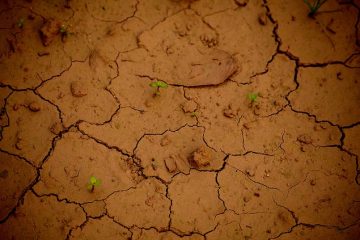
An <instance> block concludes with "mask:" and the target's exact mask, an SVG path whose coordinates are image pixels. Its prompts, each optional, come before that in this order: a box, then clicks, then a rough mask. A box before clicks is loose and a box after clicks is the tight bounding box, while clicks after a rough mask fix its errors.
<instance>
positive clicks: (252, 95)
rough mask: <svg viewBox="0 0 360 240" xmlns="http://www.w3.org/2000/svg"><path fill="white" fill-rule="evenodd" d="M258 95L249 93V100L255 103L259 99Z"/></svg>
mask: <svg viewBox="0 0 360 240" xmlns="http://www.w3.org/2000/svg"><path fill="white" fill-rule="evenodd" d="M258 96H259V95H258V94H257V93H249V94H248V98H249V100H250V101H251V103H254V102H255V101H256V99H257V98H258Z"/></svg>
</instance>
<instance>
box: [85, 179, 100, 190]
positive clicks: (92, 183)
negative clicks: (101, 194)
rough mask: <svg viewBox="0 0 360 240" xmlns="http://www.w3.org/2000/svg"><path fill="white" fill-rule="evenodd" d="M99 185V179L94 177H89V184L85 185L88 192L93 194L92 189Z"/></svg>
mask: <svg viewBox="0 0 360 240" xmlns="http://www.w3.org/2000/svg"><path fill="white" fill-rule="evenodd" d="M100 184H101V181H100V179H97V178H96V177H94V176H91V177H90V180H89V183H88V185H87V188H88V190H89V191H90V192H94V189H95V186H96V187H97V186H100Z"/></svg>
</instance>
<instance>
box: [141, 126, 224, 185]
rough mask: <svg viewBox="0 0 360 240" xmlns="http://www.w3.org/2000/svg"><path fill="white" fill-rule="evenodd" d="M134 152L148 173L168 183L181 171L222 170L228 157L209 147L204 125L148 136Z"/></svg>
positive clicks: (145, 172)
mask: <svg viewBox="0 0 360 240" xmlns="http://www.w3.org/2000/svg"><path fill="white" fill-rule="evenodd" d="M149 149H151V151H149ZM134 154H135V158H137V159H139V160H140V164H141V166H142V167H143V168H144V169H143V173H144V174H145V175H147V176H157V177H160V178H161V179H162V180H164V181H167V182H170V181H171V179H172V177H173V176H174V175H175V174H177V173H179V172H182V173H185V174H189V171H190V168H196V169H201V170H219V169H220V168H221V167H222V165H223V159H224V157H225V155H224V154H223V153H221V152H216V151H214V150H213V149H211V148H209V147H207V146H206V144H205V143H204V141H203V128H199V127H184V128H182V129H180V130H178V131H176V132H166V133H165V134H163V135H154V136H151V135H149V136H145V137H144V138H143V139H142V140H141V142H140V143H139V144H138V146H137V148H136V150H135V152H134Z"/></svg>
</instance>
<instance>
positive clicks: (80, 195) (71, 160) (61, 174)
mask: <svg viewBox="0 0 360 240" xmlns="http://www.w3.org/2000/svg"><path fill="white" fill-rule="evenodd" d="M91 176H95V177H96V178H98V179H100V181H101V185H100V186H98V187H95V189H94V192H90V191H89V190H88V189H87V184H88V183H89V179H90V177H91ZM138 181H141V178H140V177H139V176H138V173H137V168H136V167H135V166H134V165H133V163H132V160H130V159H128V157H126V156H124V155H122V154H121V153H119V152H117V151H116V150H110V149H108V148H107V147H105V146H103V145H100V144H98V143H97V142H95V141H94V140H93V139H89V138H88V137H86V136H84V135H82V134H80V133H78V132H70V133H67V134H65V135H64V136H63V137H62V138H61V139H60V140H59V141H58V142H57V143H56V146H55V149H54V151H53V153H52V154H51V155H50V157H49V159H48V160H47V161H46V162H45V163H44V164H43V166H42V169H41V172H40V181H39V182H38V183H37V184H36V185H35V186H34V190H35V191H36V193H38V194H40V195H42V194H45V195H46V194H56V195H57V196H59V198H60V199H67V200H70V201H75V202H78V203H86V202H90V201H94V200H99V199H104V198H106V197H107V196H109V195H110V194H111V193H113V192H115V191H121V190H126V189H128V188H130V187H133V186H135V185H136V183H137V182H138Z"/></svg>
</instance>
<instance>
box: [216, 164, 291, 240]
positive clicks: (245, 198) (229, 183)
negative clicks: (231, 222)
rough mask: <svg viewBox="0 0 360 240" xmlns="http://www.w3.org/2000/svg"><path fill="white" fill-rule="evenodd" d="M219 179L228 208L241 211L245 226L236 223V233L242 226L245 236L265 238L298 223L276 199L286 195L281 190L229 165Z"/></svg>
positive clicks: (241, 219)
mask: <svg viewBox="0 0 360 240" xmlns="http://www.w3.org/2000/svg"><path fill="white" fill-rule="evenodd" d="M218 182H219V185H220V196H221V198H222V199H223V200H224V202H225V203H226V207H227V209H228V210H232V211H235V212H236V213H237V214H238V215H239V216H238V219H239V220H237V221H239V224H240V226H241V227H237V226H236V225H235V226H233V228H232V229H231V232H230V233H228V234H234V235H235V233H236V232H235V231H238V230H239V228H240V229H242V234H243V235H244V237H245V236H246V237H247V238H245V239H264V240H265V239H269V238H271V237H274V236H277V235H278V234H279V233H281V232H284V231H287V230H288V229H290V228H291V227H292V226H293V225H294V224H295V221H294V219H293V217H292V215H291V214H290V213H289V212H288V211H287V210H285V209H284V208H281V207H279V206H277V205H276V204H275V202H274V200H273V198H274V197H275V196H278V197H282V196H283V195H282V194H280V193H279V191H277V190H274V189H269V188H268V187H267V186H264V185H261V184H258V183H255V182H253V181H251V180H250V179H248V177H247V176H246V175H245V174H244V173H241V172H240V171H239V170H237V169H235V168H233V167H231V166H229V165H227V166H225V169H224V170H223V171H221V172H219V177H218ZM259 219H261V224H259ZM220 223H221V221H220ZM221 229H224V226H222V225H220V228H219V231H220V230H221ZM214 234H215V233H214Z"/></svg>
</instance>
